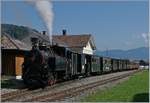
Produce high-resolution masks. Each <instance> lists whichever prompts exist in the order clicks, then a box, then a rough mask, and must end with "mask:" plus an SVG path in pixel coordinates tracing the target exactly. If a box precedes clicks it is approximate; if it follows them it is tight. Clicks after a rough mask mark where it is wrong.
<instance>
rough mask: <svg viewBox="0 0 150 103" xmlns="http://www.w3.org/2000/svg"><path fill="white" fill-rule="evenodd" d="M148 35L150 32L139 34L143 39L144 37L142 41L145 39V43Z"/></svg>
mask: <svg viewBox="0 0 150 103" xmlns="http://www.w3.org/2000/svg"><path fill="white" fill-rule="evenodd" d="M149 35H150V33H142V34H141V36H142V37H143V39H144V41H145V43H146V44H147V43H148V41H149V37H150V36H149Z"/></svg>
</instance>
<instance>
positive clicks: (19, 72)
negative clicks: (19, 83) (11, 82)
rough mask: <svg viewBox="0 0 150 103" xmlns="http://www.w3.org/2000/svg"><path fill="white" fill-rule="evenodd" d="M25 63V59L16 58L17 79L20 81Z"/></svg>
mask: <svg viewBox="0 0 150 103" xmlns="http://www.w3.org/2000/svg"><path fill="white" fill-rule="evenodd" d="M23 62H24V57H16V68H15V71H16V78H17V79H19V78H21V76H22V64H23Z"/></svg>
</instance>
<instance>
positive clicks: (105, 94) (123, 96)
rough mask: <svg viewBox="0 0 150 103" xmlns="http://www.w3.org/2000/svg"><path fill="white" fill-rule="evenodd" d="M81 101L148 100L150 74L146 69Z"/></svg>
mask: <svg viewBox="0 0 150 103" xmlns="http://www.w3.org/2000/svg"><path fill="white" fill-rule="evenodd" d="M81 101H84V102H110V101H113V102H121V101H122V102H148V101H149V74H148V71H147V70H145V71H143V72H140V73H137V74H135V75H133V76H131V77H130V78H129V80H127V81H125V82H123V83H121V84H119V85H117V86H115V87H112V88H109V89H107V90H104V91H98V92H97V93H95V94H94V95H91V96H89V97H87V98H85V99H83V100H81Z"/></svg>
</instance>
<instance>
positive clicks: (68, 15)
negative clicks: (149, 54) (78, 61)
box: [1, 0, 149, 50]
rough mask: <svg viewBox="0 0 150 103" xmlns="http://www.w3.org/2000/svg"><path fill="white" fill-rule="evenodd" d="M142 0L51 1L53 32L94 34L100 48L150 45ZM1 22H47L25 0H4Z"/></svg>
mask: <svg viewBox="0 0 150 103" xmlns="http://www.w3.org/2000/svg"><path fill="white" fill-rule="evenodd" d="M148 4H149V3H148V1H147V0H143V1H142V0H141V1H119V0H117V1H107V2H106V1H72V2H71V1H70V2H69V1H52V5H53V14H54V18H53V31H52V34H53V35H58V34H59V35H60V34H62V29H66V30H67V33H68V34H67V35H79V34H91V35H92V36H93V37H94V40H95V44H96V47H97V49H98V50H109V49H123V50H128V49H133V48H137V47H143V46H148V39H147V36H148V32H149V5H148ZM1 23H7V24H15V25H21V26H29V27H31V28H34V29H36V30H38V31H43V30H46V26H45V24H44V22H43V20H42V18H41V17H40V16H39V13H38V12H37V10H36V9H35V8H34V7H33V5H30V4H29V3H27V2H25V1H8V0H7V1H2V3H1Z"/></svg>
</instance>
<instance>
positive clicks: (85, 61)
mask: <svg viewBox="0 0 150 103" xmlns="http://www.w3.org/2000/svg"><path fill="white" fill-rule="evenodd" d="M31 41H32V50H31V51H29V52H27V53H26V57H25V61H24V63H23V75H22V78H23V81H24V83H25V84H26V85H27V86H28V88H29V89H35V88H44V87H45V86H47V85H53V84H55V83H56V82H57V81H60V80H69V79H75V78H77V77H79V76H84V77H86V76H90V75H98V74H103V73H110V72H117V71H122V70H130V69H137V68H138V64H136V63H133V62H130V61H129V60H123V59H115V58H109V57H100V56H96V55H88V54H79V53H76V52H72V51H71V50H69V49H66V48H64V47H59V46H57V45H53V46H48V45H46V44H44V43H43V42H40V41H39V40H38V39H37V38H32V39H31Z"/></svg>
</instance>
